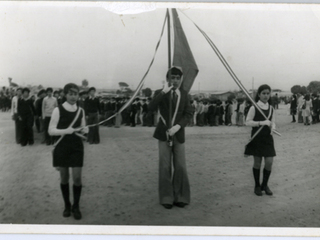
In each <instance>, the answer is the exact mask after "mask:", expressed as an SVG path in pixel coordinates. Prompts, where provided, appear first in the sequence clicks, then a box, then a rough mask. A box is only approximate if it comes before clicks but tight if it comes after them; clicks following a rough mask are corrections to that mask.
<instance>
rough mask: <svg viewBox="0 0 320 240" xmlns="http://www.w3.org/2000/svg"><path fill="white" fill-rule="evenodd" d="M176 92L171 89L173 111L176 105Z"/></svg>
mask: <svg viewBox="0 0 320 240" xmlns="http://www.w3.org/2000/svg"><path fill="white" fill-rule="evenodd" d="M177 97H178V96H177V93H176V91H174V90H173V91H172V109H173V111H175V109H176V105H177Z"/></svg>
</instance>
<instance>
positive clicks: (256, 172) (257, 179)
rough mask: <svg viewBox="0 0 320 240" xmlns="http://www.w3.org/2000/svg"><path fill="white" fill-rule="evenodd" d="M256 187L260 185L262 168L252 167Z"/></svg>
mask: <svg viewBox="0 0 320 240" xmlns="http://www.w3.org/2000/svg"><path fill="white" fill-rule="evenodd" d="M252 170H253V177H254V182H255V187H260V169H256V168H252Z"/></svg>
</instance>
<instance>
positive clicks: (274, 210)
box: [0, 105, 320, 227]
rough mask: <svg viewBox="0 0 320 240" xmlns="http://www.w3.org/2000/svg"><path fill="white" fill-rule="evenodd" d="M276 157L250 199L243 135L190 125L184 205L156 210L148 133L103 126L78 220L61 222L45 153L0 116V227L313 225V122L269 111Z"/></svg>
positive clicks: (318, 222)
mask: <svg viewBox="0 0 320 240" xmlns="http://www.w3.org/2000/svg"><path fill="white" fill-rule="evenodd" d="M276 117H277V126H278V131H279V132H280V133H282V137H277V136H275V137H274V138H275V144H276V151H277V157H276V158H275V160H274V165H273V171H272V174H271V177H270V181H269V186H270V188H271V189H272V191H273V192H274V195H273V196H271V197H270V196H266V195H263V196H262V197H257V196H255V195H254V193H253V188H254V180H253V176H252V161H253V160H252V159H251V158H245V157H244V156H243V151H244V145H245V144H246V143H247V141H248V139H249V135H250V128H249V127H236V126H232V127H227V126H220V127H188V128H187V129H186V135H187V136H186V139H187V142H186V156H187V167H188V173H189V180H190V183H191V204H190V205H189V206H187V207H186V208H184V209H180V208H177V207H175V208H173V209H171V210H166V209H164V208H163V207H162V206H161V205H159V203H158V192H157V189H158V185H157V184H158V183H157V181H158V149H157V141H156V140H155V139H153V138H152V134H153V131H154V128H153V127H152V128H148V127H139V126H138V127H136V128H131V127H121V128H120V129H117V128H108V127H101V128H100V134H101V144H99V145H87V144H85V165H84V168H83V194H82V197H81V202H80V206H81V210H82V214H83V219H82V220H80V221H76V220H74V219H73V218H72V217H70V218H63V217H62V211H63V207H64V205H63V200H62V196H61V193H60V187H59V174H58V172H57V171H56V170H55V169H54V168H53V167H52V159H51V149H52V147H48V146H45V145H43V144H40V138H41V136H40V134H35V140H36V143H35V145H34V146H31V147H29V146H27V147H24V148H22V147H21V146H19V145H17V144H15V142H14V124H13V121H12V120H11V119H10V114H9V113H2V112H1V113H0V182H1V186H0V223H19V224H89V225H171V226H264V227H320V218H319V212H320V204H319V199H320V198H319V197H320V188H319V187H320V164H319V163H320V158H319V155H320V149H319V140H320V124H316V125H310V126H304V125H303V124H298V123H290V122H291V117H290V116H289V115H288V110H287V106H284V105H280V109H279V110H277V111H276Z"/></svg>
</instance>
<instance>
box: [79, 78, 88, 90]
mask: <svg viewBox="0 0 320 240" xmlns="http://www.w3.org/2000/svg"><path fill="white" fill-rule="evenodd" d="M88 86H89V82H88V80H87V79H83V80H82V84H81V87H84V88H86V87H88Z"/></svg>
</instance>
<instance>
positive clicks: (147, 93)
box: [142, 88, 152, 97]
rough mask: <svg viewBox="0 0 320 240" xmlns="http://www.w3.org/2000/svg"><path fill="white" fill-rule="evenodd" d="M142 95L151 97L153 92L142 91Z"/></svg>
mask: <svg viewBox="0 0 320 240" xmlns="http://www.w3.org/2000/svg"><path fill="white" fill-rule="evenodd" d="M142 93H143V95H144V96H145V97H151V95H152V90H151V89H150V88H145V89H142Z"/></svg>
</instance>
